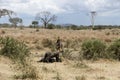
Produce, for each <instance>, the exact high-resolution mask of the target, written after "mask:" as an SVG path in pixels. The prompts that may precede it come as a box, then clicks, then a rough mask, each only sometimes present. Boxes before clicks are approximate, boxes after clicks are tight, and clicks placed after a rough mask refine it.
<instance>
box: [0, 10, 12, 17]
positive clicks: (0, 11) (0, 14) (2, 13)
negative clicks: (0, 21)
mask: <svg viewBox="0 0 120 80" xmlns="http://www.w3.org/2000/svg"><path fill="white" fill-rule="evenodd" d="M12 14H14V12H13V11H11V10H7V9H0V18H1V17H2V16H6V15H8V16H9V17H10V18H11V15H12Z"/></svg>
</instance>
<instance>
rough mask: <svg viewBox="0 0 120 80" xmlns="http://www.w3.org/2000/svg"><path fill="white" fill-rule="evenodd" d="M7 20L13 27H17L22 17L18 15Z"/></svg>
mask: <svg viewBox="0 0 120 80" xmlns="http://www.w3.org/2000/svg"><path fill="white" fill-rule="evenodd" d="M9 21H10V23H12V24H13V25H14V26H15V28H16V27H17V24H18V23H22V19H21V18H19V17H15V18H10V19H9Z"/></svg>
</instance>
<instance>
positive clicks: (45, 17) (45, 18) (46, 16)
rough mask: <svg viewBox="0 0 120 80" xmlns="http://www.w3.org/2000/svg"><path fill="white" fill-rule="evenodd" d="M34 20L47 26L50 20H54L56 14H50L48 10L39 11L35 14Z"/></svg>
mask: <svg viewBox="0 0 120 80" xmlns="http://www.w3.org/2000/svg"><path fill="white" fill-rule="evenodd" d="M36 20H39V21H41V22H42V23H43V25H44V27H45V28H47V25H48V24H49V23H50V22H52V21H56V16H55V15H53V14H51V13H50V12H48V11H42V12H39V13H38V14H37V15H36Z"/></svg>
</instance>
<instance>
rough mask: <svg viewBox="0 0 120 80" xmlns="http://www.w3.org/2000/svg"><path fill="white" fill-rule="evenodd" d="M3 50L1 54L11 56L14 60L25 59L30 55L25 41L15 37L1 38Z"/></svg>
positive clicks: (0, 42)
mask: <svg viewBox="0 0 120 80" xmlns="http://www.w3.org/2000/svg"><path fill="white" fill-rule="evenodd" d="M0 44H1V51H0V54H1V55H4V56H7V57H9V58H10V59H12V60H15V62H16V60H17V61H18V60H19V61H24V59H25V58H26V57H27V56H29V49H28V48H27V46H26V45H25V44H24V43H23V42H19V41H17V40H15V39H13V38H10V37H5V38H2V37H1V38H0Z"/></svg>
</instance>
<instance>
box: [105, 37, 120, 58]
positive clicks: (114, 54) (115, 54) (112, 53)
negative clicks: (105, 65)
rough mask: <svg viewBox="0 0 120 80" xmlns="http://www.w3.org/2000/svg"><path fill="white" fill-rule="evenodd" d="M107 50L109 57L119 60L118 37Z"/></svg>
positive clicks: (119, 45)
mask: <svg viewBox="0 0 120 80" xmlns="http://www.w3.org/2000/svg"><path fill="white" fill-rule="evenodd" d="M107 52H108V55H109V57H110V58H112V59H116V60H120V39H119V40H116V41H115V42H113V43H112V44H111V45H110V46H109V47H108V49H107Z"/></svg>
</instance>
